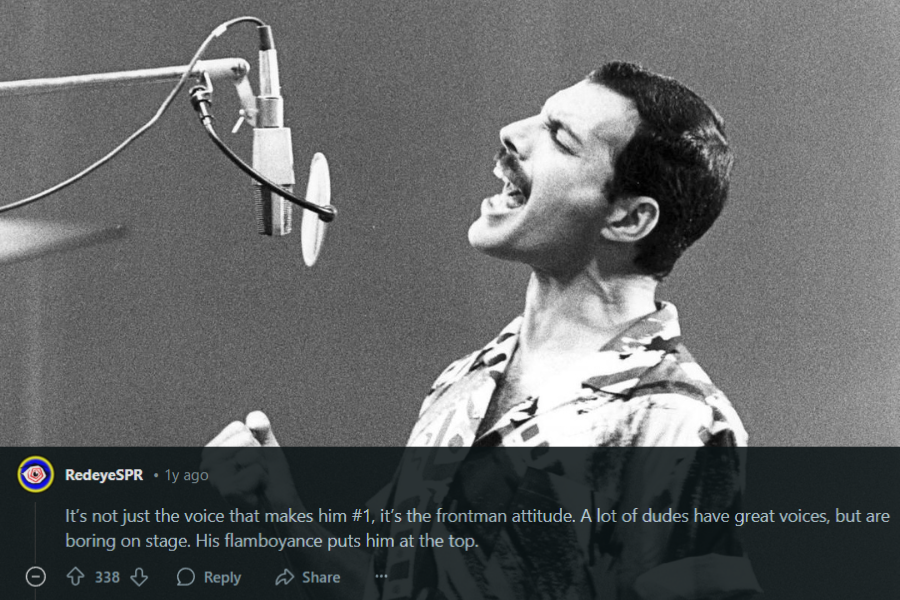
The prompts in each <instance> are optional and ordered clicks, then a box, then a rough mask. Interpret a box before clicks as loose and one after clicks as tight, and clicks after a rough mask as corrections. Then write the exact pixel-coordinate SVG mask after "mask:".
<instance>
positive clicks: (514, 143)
mask: <svg viewBox="0 0 900 600" xmlns="http://www.w3.org/2000/svg"><path fill="white" fill-rule="evenodd" d="M530 122H531V119H522V120H521V121H516V122H514V123H510V124H509V125H507V126H506V127H503V128H502V129H501V130H500V141H501V142H502V143H503V146H504V147H505V148H506V149H507V150H509V151H510V152H512V153H513V154H516V155H517V156H518V157H519V158H525V157H526V156H527V154H528V149H529V147H530V142H529V134H528V132H529V130H530V128H531V127H530Z"/></svg>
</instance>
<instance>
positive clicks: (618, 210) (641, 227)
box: [601, 196, 659, 243]
mask: <svg viewBox="0 0 900 600" xmlns="http://www.w3.org/2000/svg"><path fill="white" fill-rule="evenodd" d="M657 223H659V204H657V202H656V200H654V199H653V198H650V197H648V196H633V197H626V198H619V199H618V200H616V201H614V202H613V203H612V204H611V205H610V206H609V211H608V213H607V215H606V223H605V224H604V225H603V229H602V230H601V235H603V237H604V238H606V239H607V240H609V241H611V242H626V243H634V242H637V241H639V240H641V239H643V238H645V237H647V236H648V235H650V232H651V231H653V229H654V228H655V227H656V224H657Z"/></svg>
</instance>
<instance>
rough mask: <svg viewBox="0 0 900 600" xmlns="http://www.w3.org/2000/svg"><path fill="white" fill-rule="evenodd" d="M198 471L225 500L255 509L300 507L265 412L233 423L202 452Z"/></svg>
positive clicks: (255, 413)
mask: <svg viewBox="0 0 900 600" xmlns="http://www.w3.org/2000/svg"><path fill="white" fill-rule="evenodd" d="M200 468H201V469H202V470H204V471H207V472H208V473H209V480H210V483H212V484H213V486H215V487H216V489H218V490H219V492H220V493H221V494H222V495H223V496H224V497H225V498H227V499H228V500H231V501H233V502H237V503H239V504H244V505H249V506H252V507H257V506H259V505H260V504H261V503H262V504H264V505H265V504H267V505H269V506H270V507H274V508H282V507H287V506H297V505H299V503H300V501H299V497H298V495H297V490H296V488H295V487H294V482H293V479H292V478H291V470H290V467H289V466H288V463H287V459H286V458H285V456H284V452H283V451H282V450H281V447H280V446H279V445H278V442H277V441H276V440H275V434H273V433H272V425H271V424H270V423H269V418H268V417H266V415H265V413H263V412H260V411H254V412H252V413H250V414H248V415H247V420H246V421H245V422H243V423H241V422H240V421H234V422H233V423H231V424H230V425H228V426H227V427H226V428H225V429H223V430H222V431H221V432H220V433H219V435H217V436H216V437H215V438H213V439H212V441H211V442H209V443H208V444H207V445H206V448H204V449H203V460H202V462H201V465H200Z"/></svg>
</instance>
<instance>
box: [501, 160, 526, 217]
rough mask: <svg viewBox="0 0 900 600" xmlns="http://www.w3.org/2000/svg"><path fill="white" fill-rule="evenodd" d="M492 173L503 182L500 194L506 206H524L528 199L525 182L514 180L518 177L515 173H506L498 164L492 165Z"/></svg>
mask: <svg viewBox="0 0 900 600" xmlns="http://www.w3.org/2000/svg"><path fill="white" fill-rule="evenodd" d="M494 175H495V176H496V177H497V179H499V180H500V181H502V182H503V191H502V192H501V193H500V195H501V196H502V197H503V199H504V200H505V202H506V206H507V208H519V207H521V206H524V205H525V203H526V202H527V201H528V193H527V188H526V185H525V183H524V182H518V181H516V180H518V179H519V178H518V177H516V174H514V173H510V174H507V173H506V172H504V170H503V168H502V167H501V166H500V165H499V164H497V165H496V166H495V167H494Z"/></svg>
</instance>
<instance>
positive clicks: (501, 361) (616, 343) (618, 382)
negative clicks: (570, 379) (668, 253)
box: [471, 302, 681, 394]
mask: <svg viewBox="0 0 900 600" xmlns="http://www.w3.org/2000/svg"><path fill="white" fill-rule="evenodd" d="M656 306H657V310H656V312H653V313H650V314H649V315H647V316H645V317H644V318H642V319H641V320H639V321H637V322H636V323H634V324H633V325H631V326H630V327H629V328H628V329H626V330H625V331H623V332H622V333H620V334H619V335H617V336H616V337H614V338H613V339H611V340H610V341H609V342H607V343H606V344H605V345H604V346H603V347H602V348H599V349H598V361H597V375H596V376H594V377H591V378H589V379H587V380H586V381H584V386H585V387H589V388H592V389H595V390H598V391H608V392H610V393H615V394H621V393H622V390H624V389H625V388H626V387H628V386H627V383H628V382H633V381H635V379H634V378H633V377H631V376H629V377H627V378H624V377H618V376H614V375H618V374H621V375H623V376H624V375H625V374H626V373H628V375H633V374H634V373H635V370H638V371H644V370H646V369H649V368H651V367H654V366H656V365H657V364H659V362H660V361H661V360H662V357H663V356H664V355H665V354H666V353H668V352H670V351H671V350H672V349H674V348H675V347H676V346H677V345H678V344H680V342H681V327H680V326H679V324H678V310H677V309H676V308H675V305H674V304H671V303H669V302H657V304H656ZM523 320H524V317H523V316H522V315H519V316H518V317H516V318H515V319H513V320H512V322H510V323H509V325H507V326H506V327H504V328H503V331H501V332H500V335H498V336H497V337H496V338H494V340H492V341H491V342H490V343H489V344H488V345H486V346H485V347H484V348H482V349H481V351H480V352H479V353H478V355H477V357H476V358H475V361H474V362H473V363H472V367H471V368H472V369H473V370H474V369H477V368H483V367H486V368H489V369H490V370H491V371H496V372H497V374H498V375H502V374H503V373H504V372H505V371H506V366H507V365H508V364H509V359H510V358H511V357H512V355H513V353H514V352H515V350H516V347H517V346H518V342H519V331H520V329H521V327H522V321H523ZM611 376H612V379H610V377H611ZM623 384H625V385H623Z"/></svg>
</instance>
